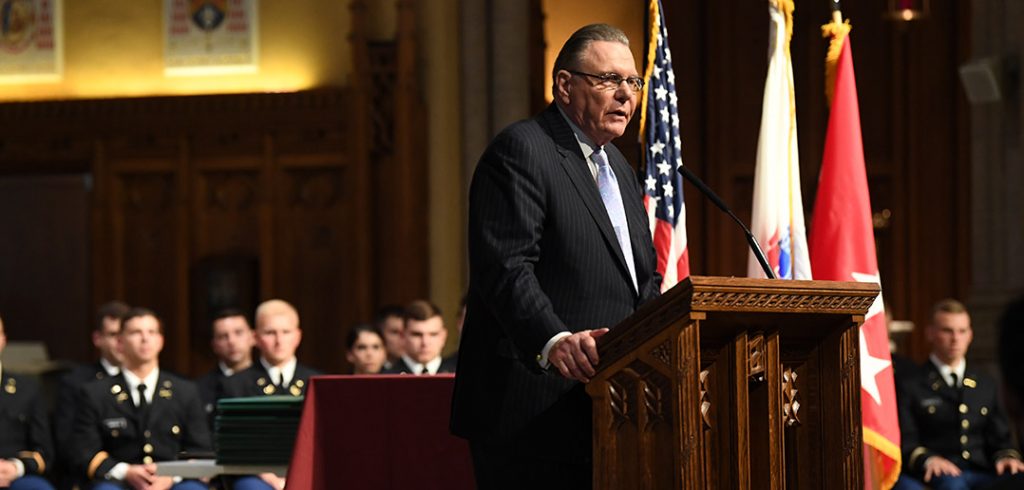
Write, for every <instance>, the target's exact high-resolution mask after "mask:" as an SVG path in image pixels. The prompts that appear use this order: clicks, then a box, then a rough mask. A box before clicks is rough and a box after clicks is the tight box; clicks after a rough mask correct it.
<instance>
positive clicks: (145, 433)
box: [142, 430, 153, 439]
mask: <svg viewBox="0 0 1024 490" xmlns="http://www.w3.org/2000/svg"><path fill="white" fill-rule="evenodd" d="M142 435H144V436H146V439H149V438H150V436H152V435H153V433H151V432H150V431H148V430H147V431H146V432H143V433H142Z"/></svg>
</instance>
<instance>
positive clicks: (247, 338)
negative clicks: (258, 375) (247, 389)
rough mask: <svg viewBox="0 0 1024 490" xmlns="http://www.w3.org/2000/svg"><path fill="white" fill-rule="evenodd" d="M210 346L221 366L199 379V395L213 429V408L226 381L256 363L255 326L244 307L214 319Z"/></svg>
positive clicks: (222, 311) (231, 310)
mask: <svg viewBox="0 0 1024 490" xmlns="http://www.w3.org/2000/svg"><path fill="white" fill-rule="evenodd" d="M212 333H213V338H212V339H211V340H210V346H211V347H212V348H213V353H214V354H215V355H216V356H217V366H216V367H214V368H213V369H212V370H210V372H208V373H206V374H204V375H203V376H202V377H200V378H199V379H197V380H196V386H197V387H198V388H199V398H201V399H202V401H203V409H204V410H206V414H207V415H208V416H209V420H210V428H211V429H212V428H213V409H214V408H215V405H216V403H217V400H218V399H220V398H221V395H222V393H223V391H224V380H225V379H227V378H229V377H231V376H232V375H233V374H235V373H238V372H242V371H244V370H246V369H248V368H249V366H251V365H252V347H253V345H254V340H253V333H252V327H250V326H249V320H246V319H245V314H244V313H242V312H241V310H236V309H225V310H221V311H219V312H217V314H216V315H215V316H214V319H213V332H212Z"/></svg>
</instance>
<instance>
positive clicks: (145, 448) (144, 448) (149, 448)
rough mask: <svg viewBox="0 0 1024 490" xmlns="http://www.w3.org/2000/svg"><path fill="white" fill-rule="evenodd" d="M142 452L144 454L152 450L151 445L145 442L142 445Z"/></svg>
mask: <svg viewBox="0 0 1024 490" xmlns="http://www.w3.org/2000/svg"><path fill="white" fill-rule="evenodd" d="M142 452H144V453H146V454H150V453H152V452H153V445H152V444H149V443H147V444H146V445H145V446H142Z"/></svg>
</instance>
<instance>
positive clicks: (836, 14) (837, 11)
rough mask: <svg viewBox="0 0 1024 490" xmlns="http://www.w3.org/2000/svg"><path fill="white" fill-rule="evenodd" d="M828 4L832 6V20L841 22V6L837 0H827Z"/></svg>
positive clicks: (837, 22)
mask: <svg viewBox="0 0 1024 490" xmlns="http://www.w3.org/2000/svg"><path fill="white" fill-rule="evenodd" d="M828 3H829V5H831V6H832V22H835V23H836V24H842V23H843V11H842V9H843V7H842V6H841V5H840V4H839V0H829V2H828Z"/></svg>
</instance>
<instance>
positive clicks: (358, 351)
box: [345, 325, 387, 374]
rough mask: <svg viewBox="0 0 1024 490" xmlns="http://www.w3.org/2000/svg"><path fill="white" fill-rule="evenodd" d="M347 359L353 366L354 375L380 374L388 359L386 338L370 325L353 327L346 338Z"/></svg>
mask: <svg viewBox="0 0 1024 490" xmlns="http://www.w3.org/2000/svg"><path fill="white" fill-rule="evenodd" d="M345 359H347V360H348V362H349V363H350V364H352V374H378V373H380V370H381V369H382V368H383V367H384V361H385V360H386V359H387V353H386V352H385V350H384V338H383V337H381V335H380V332H378V331H377V329H376V328H373V327H371V326H369V325H356V326H354V327H352V329H351V330H349V331H348V335H347V336H346V338H345Z"/></svg>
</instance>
